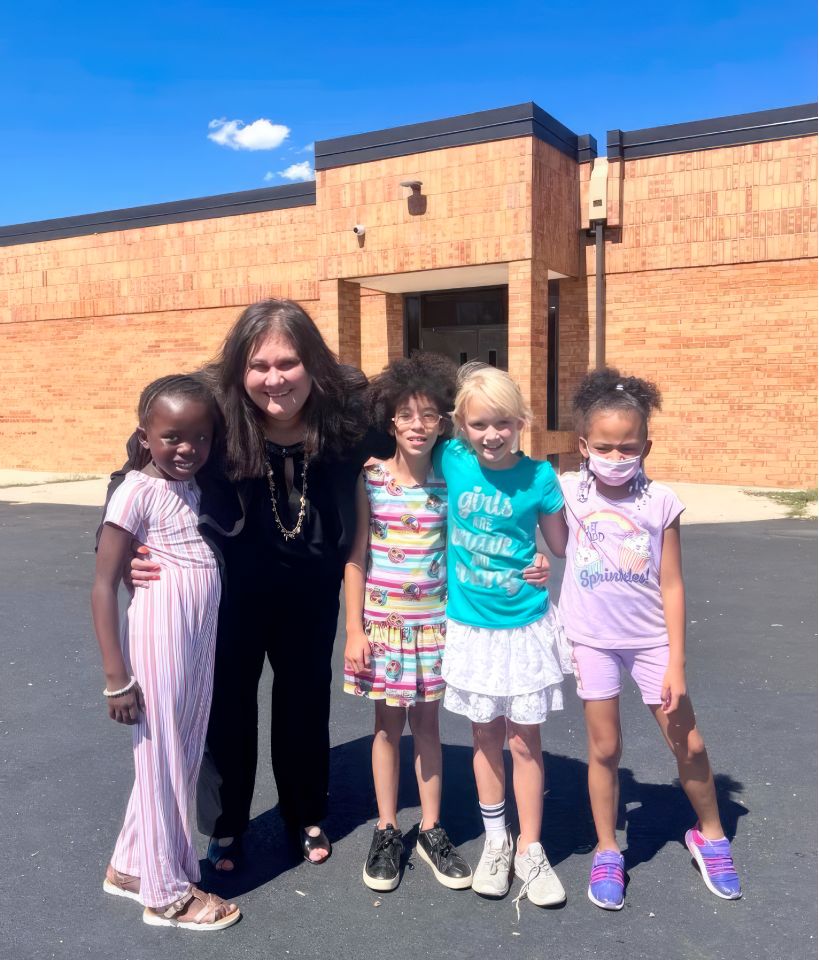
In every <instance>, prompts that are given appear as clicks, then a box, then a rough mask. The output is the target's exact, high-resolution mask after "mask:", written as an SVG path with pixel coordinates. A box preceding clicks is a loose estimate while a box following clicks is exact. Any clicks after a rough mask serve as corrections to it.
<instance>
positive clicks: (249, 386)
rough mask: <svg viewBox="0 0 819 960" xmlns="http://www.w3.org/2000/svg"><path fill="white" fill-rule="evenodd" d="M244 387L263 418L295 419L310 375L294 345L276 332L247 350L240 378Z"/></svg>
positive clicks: (307, 393)
mask: <svg viewBox="0 0 819 960" xmlns="http://www.w3.org/2000/svg"><path fill="white" fill-rule="evenodd" d="M244 385H245V390H246V391H247V395H248V396H249V397H250V399H251V400H252V401H253V402H254V403H255V404H256V406H257V407H258V408H259V409H260V410H261V411H262V413H264V415H265V417H267V418H269V419H270V420H275V421H277V422H278V423H280V424H281V423H284V422H287V421H298V419H299V418H300V417H301V411H302V408H303V407H304V404H305V403H306V402H307V398H308V397H309V396H310V391H311V390H312V388H313V378H312V377H311V376H310V374H309V373H308V372H307V370H306V369H305V367H304V364H303V363H302V362H301V359H300V357H299V355H298V354H297V353H296V350H295V347H294V346H293V345H292V343H290V341H289V340H288V339H287V338H286V337H283V336H281V335H280V334H273V336H271V337H269V338H268V339H267V340H264V341H263V342H262V343H261V344H259V346H258V347H256V349H255V350H253V351H251V354H250V357H249V358H248V362H247V370H246V371H245V379H244Z"/></svg>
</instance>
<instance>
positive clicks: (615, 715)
mask: <svg viewBox="0 0 819 960" xmlns="http://www.w3.org/2000/svg"><path fill="white" fill-rule="evenodd" d="M659 408H660V392H659V390H658V389H657V387H656V386H655V385H654V384H653V383H650V382H648V381H645V380H639V379H637V378H636V377H621V376H620V374H619V372H618V371H617V370H610V369H608V370H600V371H597V372H595V373H591V374H589V375H588V376H587V377H586V378H585V379H584V380H583V381H582V383H581V384H580V386H579V388H578V390H577V392H576V394H575V397H574V405H573V410H574V418H575V429H576V431H577V433H578V436H579V438H580V452H581V454H582V455H583V463H582V466H581V470H580V474H579V476H578V475H569V476H566V477H563V478H562V486H563V494H564V496H565V499H566V506H565V514H566V520H567V522H568V526H569V540H568V545H567V549H566V573H565V576H564V580H563V588H562V594H561V598H560V613H561V615H562V617H563V622H564V625H565V630H566V635H567V637H568V638H569V639H570V640H571V641H572V648H573V652H572V660H573V665H574V671H575V678H576V680H577V693H578V696H580V697H581V699H582V700H583V703H584V708H585V714H586V727H587V730H588V737H589V793H590V796H591V805H592V813H593V815H594V825H595V827H596V829H597V838H598V845H597V850H596V851H595V855H594V861H593V865H592V871H591V882H590V884H589V899H590V900H591V901H592V903H595V904H597V906H599V907H603V908H604V909H606V910H620V909H621V908H622V907H623V905H624V902H625V900H624V886H625V875H624V866H625V864H624V860H623V857H622V856H621V855H620V851H619V849H618V846H617V840H616V838H615V824H616V822H617V806H618V799H619V796H618V793H619V790H618V777H617V768H618V765H619V762H620V754H621V752H622V732H621V729H620V699H619V698H620V690H621V682H620V670H621V667H624V668H625V669H626V670H627V671H628V672H629V673H630V674H631V676H632V677H633V678H634V680H635V681H636V683H637V685H638V687H639V688H640V692H641V693H642V696H643V702H644V703H645V704H646V705H647V706H648V709H649V710H650V711H651V713H652V714H653V715H654V717H655V719H656V721H657V723H658V724H659V726H660V730H661V731H662V733H663V736H664V737H665V739H666V742H667V743H668V745H669V747H670V748H671V751H672V753H673V754H674V756H675V758H676V760H677V769H678V771H679V776H680V783H681V784H682V787H683V789H684V790H685V792H686V794H687V795H688V799H689V800H690V801H691V805H692V806H693V807H694V810H695V811H696V814H697V816H698V818H699V822H698V823H697V825H696V827H694V828H693V829H692V830H689V831H688V833H687V834H686V837H685V842H686V844H687V846H688V849H689V850H690V852H691V855H692V856H693V857H694V859H695V861H696V862H697V864H698V865H699V868H700V872H701V874H702V878H703V880H704V881H705V883H706V886H707V887H708V889H709V890H710V891H711V892H712V893H714V894H716V895H717V896H718V897H722V898H723V899H725V900H735V899H737V898H738V897H739V896H740V886H739V878H738V877H737V874H736V871H735V870H734V866H733V861H732V859H731V846H730V843H729V842H728V840H727V839H726V837H725V835H724V832H723V829H722V825H721V824H720V819H719V811H718V809H717V797H716V792H715V790H714V777H713V774H712V772H711V766H710V764H709V762H708V754H707V753H706V751H705V744H704V743H703V740H702V736H701V735H700V732H699V730H698V729H697V724H696V720H695V718H694V710H693V708H692V706H691V700H690V698H689V696H688V687H687V684H686V679H685V591H684V588H683V580H682V563H681V554H680V514H681V513H682V512H683V510H684V509H685V508H684V507H683V505H682V504H681V503H680V501H679V500H678V499H677V497H676V496H675V494H674V493H673V492H672V491H671V490H670V489H669V488H668V487H664V486H662V484H659V483H656V482H655V481H653V480H649V479H648V478H647V477H646V474H645V469H644V463H645V459H646V457H647V456H648V454H649V452H650V450H651V440H650V439H649V438H648V420H649V417H650V415H651V413H652V412H653V411H654V410H659Z"/></svg>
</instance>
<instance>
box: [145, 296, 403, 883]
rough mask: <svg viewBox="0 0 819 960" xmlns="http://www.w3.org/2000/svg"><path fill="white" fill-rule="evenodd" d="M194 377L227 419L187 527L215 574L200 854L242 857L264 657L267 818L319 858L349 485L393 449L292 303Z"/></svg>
mask: <svg viewBox="0 0 819 960" xmlns="http://www.w3.org/2000/svg"><path fill="white" fill-rule="evenodd" d="M205 373H206V375H207V376H208V377H209V378H213V381H214V385H215V388H216V390H217V392H218V394H219V396H220V402H221V404H222V407H223V410H224V413H225V419H226V421H227V441H226V447H227V456H226V463H225V465H224V469H223V470H218V469H213V468H212V469H210V470H208V468H207V467H206V468H204V469H203V470H202V471H200V473H199V474H198V475H197V481H199V484H200V486H201V488H202V501H201V508H200V517H199V528H200V531H201V533H202V535H203V537H205V539H206V540H207V541H208V542H209V543H210V544H211V546H212V547H213V549H214V552H215V553H216V555H217V557H219V558H220V561H221V563H222V569H223V576H224V588H223V594H222V604H221V609H220V622H219V632H218V636H217V644H216V667H215V674H214V689H213V705H212V707H211V714H210V724H209V727H208V738H207V749H208V753H209V758H210V763H211V764H212V765H214V766H215V767H216V770H217V771H218V774H219V778H220V779H221V785H220V786H219V787H218V794H219V796H218V805H219V807H220V809H221V812H220V813H219V815H218V817H217V819H216V821H215V826H214V828H213V838H212V840H211V842H210V845H209V848H208V857H209V859H210V860H211V862H212V863H213V864H214V865H215V866H216V868H217V869H221V870H225V871H229V870H232V869H234V867H235V865H236V863H237V860H238V859H239V857H240V856H241V852H242V851H241V836H242V834H243V833H244V832H245V830H246V829H247V825H248V821H249V816H250V803H251V799H252V796H253V787H254V782H255V777H256V759H257V757H256V753H257V750H256V744H257V736H258V734H257V723H258V706H257V695H258V684H259V678H260V676H261V672H262V667H263V665H264V658H265V656H267V658H268V660H269V661H270V665H271V667H272V668H273V672H274V680H273V704H272V723H271V731H270V750H271V758H272V761H273V773H274V775H275V778H276V786H277V789H278V793H279V809H280V812H281V815H282V817H283V819H284V821H285V823H286V824H287V826H288V828H289V829H290V831H291V832H292V834H293V835H294V837H295V838H296V839H297V840H298V842H299V845H300V847H301V850H302V852H303V855H304V857H305V859H307V860H310V861H311V862H313V863H322V862H324V860H326V859H327V857H329V855H330V852H331V846H330V842H329V840H328V839H327V837H326V836H325V834H324V832H323V831H322V830H321V829H320V827H319V823H320V821H321V820H322V819H323V818H324V817H325V816H326V813H327V786H328V774H329V761H330V740H329V729H328V722H329V715H330V683H331V671H330V658H331V654H332V649H333V641H334V638H335V633H336V622H337V618H338V612H339V591H340V587H341V580H342V577H343V573H344V564H345V561H346V559H347V554H348V552H349V549H350V545H351V542H352V537H353V533H354V531H355V497H354V492H355V485H356V481H357V478H358V475H359V473H360V472H361V469H362V467H363V465H364V463H365V462H366V461H367V460H368V459H369V458H370V457H371V456H377V457H379V458H386V457H389V456H391V455H392V453H393V452H394V440H392V438H390V437H385V436H383V435H380V434H376V433H374V432H373V431H372V430H370V429H368V426H367V411H366V402H365V388H366V385H367V380H366V378H365V377H364V375H363V374H362V373H361V372H360V371H359V370H356V369H355V368H352V367H346V366H343V365H341V364H339V363H338V361H337V359H336V358H335V356H334V355H333V353H332V352H331V351H330V349H329V348H328V347H327V345H326V344H325V342H324V340H323V338H322V336H321V334H320V332H319V330H318V328H317V327H316V326H315V324H314V323H313V321H312V320H311V319H310V317H309V316H308V315H307V313H306V312H305V311H304V310H303V309H302V308H301V307H300V306H299V305H298V304H297V303H294V302H293V301H289V300H264V301H261V302H260V303H257V304H254V305H253V306H251V307H248V309H247V310H245V311H244V313H243V314H242V315H241V316H240V317H239V319H238V321H237V322H236V324H235V325H234V326H233V328H232V329H231V330H230V332H229V333H228V335H227V338H226V340H225V343H224V345H223V347H222V351H221V353H220V355H219V357H218V358H217V360H216V362H215V363H214V364H213V365H212V366H211V367H209V368H208V370H207V371H205ZM132 567H133V570H132V576H133V579H134V580H135V581H137V582H138V581H140V580H142V581H145V580H149V579H153V578H154V577H155V576H157V575H158V570H159V568H158V567H157V566H155V565H154V564H152V563H151V562H150V561H146V560H140V559H135V560H134V561H133V563H132ZM144 585H147V584H144ZM207 766H208V765H207V764H206V769H207ZM201 819H203V818H201V817H200V820H201ZM211 819H212V818H211Z"/></svg>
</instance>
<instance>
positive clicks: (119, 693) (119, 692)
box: [102, 677, 136, 697]
mask: <svg viewBox="0 0 819 960" xmlns="http://www.w3.org/2000/svg"><path fill="white" fill-rule="evenodd" d="M135 683H136V677H131V682H130V683H129V684H128V686H126V687H123V688H122V690H109V689H108V688H107V687H106V688H105V689H104V690H103V691H102V695H103V696H104V697H124V696H125V694H126V693H128V691H129V690H130V689H131V687H133V685H134V684H135Z"/></svg>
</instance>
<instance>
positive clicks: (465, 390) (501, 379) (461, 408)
mask: <svg viewBox="0 0 819 960" xmlns="http://www.w3.org/2000/svg"><path fill="white" fill-rule="evenodd" d="M469 366H470V367H471V369H462V372H461V373H460V374H459V376H458V393H457V395H456V396H455V409H454V410H453V411H452V420H453V423H454V424H455V430H456V431H457V432H459V433H461V434H462V433H463V428H464V424H465V423H466V418H467V410H468V408H469V401H470V400H472V398H473V397H480V399H481V400H483V401H485V402H486V403H487V404H488V405H489V406H490V407H491V408H492V409H493V410H496V411H497V412H498V413H503V414H506V415H507V416H509V417H512V418H513V419H514V420H522V421H523V427H522V428H521V429H525V428H526V427H530V426H531V425H532V420H533V414H532V408H531V407H530V406H529V405H528V404H527V403H526V401H525V400H524V399H523V394H522V393H521V392H520V387H519V386H518V385H517V384H516V383H515V381H514V380H513V379H512V378H511V377H510V376H509V374H508V373H504V371H503V370H498V369H497V368H496V367H490V366H488V365H485V364H481V365H480V366H479V365H478V364H475V365H474V367H473V366H472V365H469Z"/></svg>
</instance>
